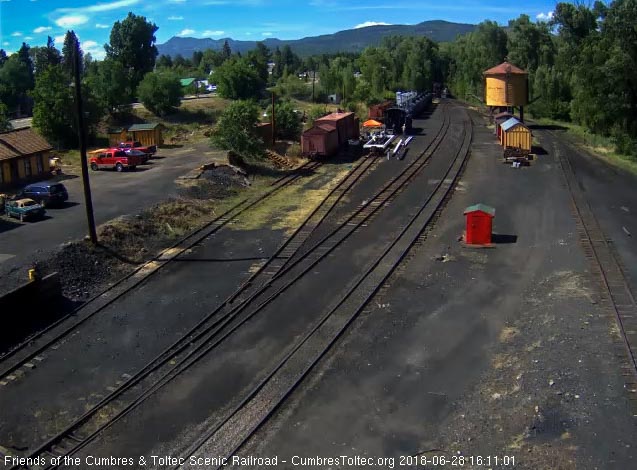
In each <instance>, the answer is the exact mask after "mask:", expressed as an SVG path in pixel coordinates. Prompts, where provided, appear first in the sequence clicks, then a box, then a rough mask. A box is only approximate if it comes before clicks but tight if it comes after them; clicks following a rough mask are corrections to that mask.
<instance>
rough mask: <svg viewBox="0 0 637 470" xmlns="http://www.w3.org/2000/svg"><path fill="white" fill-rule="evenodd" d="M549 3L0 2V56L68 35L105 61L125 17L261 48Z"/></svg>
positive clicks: (501, 17)
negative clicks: (272, 42)
mask: <svg viewBox="0 0 637 470" xmlns="http://www.w3.org/2000/svg"><path fill="white" fill-rule="evenodd" d="M555 3H556V2H555V0H532V1H526V2H500V3H498V2H494V1H477V0H455V1H453V2H449V3H447V2H446V1H440V0H434V1H429V0H427V1H422V0H372V1H368V0H363V1H360V0H297V1H294V0H73V1H71V0H0V48H2V49H5V50H6V51H7V52H9V53H10V52H15V51H16V50H17V49H19V48H20V46H21V45H22V42H23V41H24V42H27V43H28V44H29V45H31V46H41V45H45V44H46V40H47V36H51V37H53V38H54V39H55V43H56V46H57V47H58V48H61V47H62V43H63V38H64V34H65V33H66V31H67V30H68V29H73V30H74V31H75V32H76V33H77V35H78V36H79V38H80V42H81V44H82V49H83V50H84V51H85V52H90V53H91V55H92V56H93V57H94V58H97V59H101V58H103V56H104V44H105V43H106V42H108V39H109V34H110V30H111V27H112V25H113V23H114V22H115V21H118V20H122V19H124V18H125V17H126V15H127V14H128V12H129V11H132V12H133V13H135V14H136V15H141V16H145V17H146V18H147V19H148V20H149V21H152V22H154V23H155V24H156V25H157V26H158V27H159V30H158V31H157V34H156V37H157V42H158V43H164V42H166V41H167V40H168V39H170V38H171V37H173V36H183V37H196V38H204V37H210V38H214V39H219V38H226V37H230V38H233V39H239V40H254V41H260V40H264V39H266V38H269V37H275V38H279V39H299V38H302V37H306V36H316V35H319V34H329V33H334V32H337V31H342V30H345V29H351V28H356V27H364V26H370V25H374V24H416V23H420V22H422V21H426V20H447V21H453V22H458V23H472V24H476V23H479V22H481V21H483V20H485V19H490V20H494V21H497V22H498V23H500V24H502V25H505V24H506V23H507V22H508V20H509V19H513V18H517V17H518V16H519V15H520V14H522V13H525V14H527V15H529V16H530V17H531V18H532V19H535V20H537V21H541V20H544V19H546V18H549V17H550V16H551V15H552V10H553V9H554V7H555Z"/></svg>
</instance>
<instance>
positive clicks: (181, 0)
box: [168, 0, 186, 3]
mask: <svg viewBox="0 0 637 470" xmlns="http://www.w3.org/2000/svg"><path fill="white" fill-rule="evenodd" d="M185 1H186V0H168V3H184V2H185Z"/></svg>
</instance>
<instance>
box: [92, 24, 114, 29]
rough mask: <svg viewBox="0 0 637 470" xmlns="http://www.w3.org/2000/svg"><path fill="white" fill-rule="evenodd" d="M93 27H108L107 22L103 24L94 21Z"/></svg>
mask: <svg viewBox="0 0 637 470" xmlns="http://www.w3.org/2000/svg"><path fill="white" fill-rule="evenodd" d="M95 27H96V28H99V29H106V28H110V26H109V25H107V24H103V23H95Z"/></svg>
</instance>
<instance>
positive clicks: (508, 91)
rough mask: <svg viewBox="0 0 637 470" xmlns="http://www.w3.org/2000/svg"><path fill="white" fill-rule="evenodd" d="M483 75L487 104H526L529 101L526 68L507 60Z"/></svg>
mask: <svg viewBox="0 0 637 470" xmlns="http://www.w3.org/2000/svg"><path fill="white" fill-rule="evenodd" d="M483 75H484V102H485V103H486V105H487V106H493V107H510V106H526V105H527V104H528V103H529V78H528V73H527V72H525V71H524V70H522V69H520V68H518V67H516V66H515V65H513V64H510V63H508V62H506V61H505V62H503V63H501V64H500V65H497V66H495V67H493V68H490V69H489V70H487V71H485V72H484V73H483Z"/></svg>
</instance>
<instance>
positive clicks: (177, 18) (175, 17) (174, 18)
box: [168, 15, 184, 21]
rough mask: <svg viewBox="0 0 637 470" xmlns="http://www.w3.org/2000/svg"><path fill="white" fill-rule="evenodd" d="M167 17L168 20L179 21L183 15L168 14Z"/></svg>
mask: <svg viewBox="0 0 637 470" xmlns="http://www.w3.org/2000/svg"><path fill="white" fill-rule="evenodd" d="M168 19H169V20H170V21H181V20H183V19H184V17H183V16H174V15H173V16H169V17H168Z"/></svg>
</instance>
